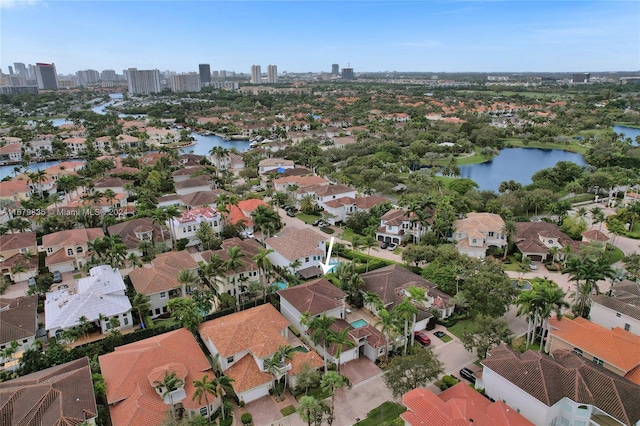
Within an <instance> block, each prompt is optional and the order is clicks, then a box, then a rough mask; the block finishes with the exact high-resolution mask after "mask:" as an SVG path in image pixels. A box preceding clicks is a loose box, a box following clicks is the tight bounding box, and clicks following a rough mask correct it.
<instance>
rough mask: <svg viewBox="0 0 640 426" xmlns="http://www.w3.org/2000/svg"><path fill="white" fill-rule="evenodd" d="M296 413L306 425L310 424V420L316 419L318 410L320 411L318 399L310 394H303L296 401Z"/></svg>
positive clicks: (309, 425)
mask: <svg viewBox="0 0 640 426" xmlns="http://www.w3.org/2000/svg"><path fill="white" fill-rule="evenodd" d="M297 411H298V414H300V417H302V420H305V421H306V422H307V426H311V421H312V420H315V419H316V416H317V414H318V411H320V401H318V400H317V399H315V398H314V397H312V396H306V395H305V396H303V397H302V398H300V401H299V402H298V408H297Z"/></svg>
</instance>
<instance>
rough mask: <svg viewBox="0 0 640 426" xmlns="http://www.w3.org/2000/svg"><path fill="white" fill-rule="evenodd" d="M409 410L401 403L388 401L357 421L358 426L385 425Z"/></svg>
mask: <svg viewBox="0 0 640 426" xmlns="http://www.w3.org/2000/svg"><path fill="white" fill-rule="evenodd" d="M405 411H407V409H406V408H404V407H403V406H402V405H400V404H396V403H395V402H391V401H386V402H383V403H382V405H380V406H378V407H376V408H374V409H373V410H371V411H369V413H367V418H366V419H364V420H361V421H359V422H358V423H356V425H357V426H383V425H387V424H389V422H391V421H393V420H395V419H397V418H398V417H400V414H402V413H404V412H405Z"/></svg>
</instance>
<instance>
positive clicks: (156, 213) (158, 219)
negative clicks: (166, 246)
mask: <svg viewBox="0 0 640 426" xmlns="http://www.w3.org/2000/svg"><path fill="white" fill-rule="evenodd" d="M167 219H168V217H167V212H166V211H165V210H163V209H160V208H158V209H154V210H153V211H152V212H151V223H153V224H156V223H157V224H158V226H160V235H161V236H162V242H164V241H165V239H164V224H165V223H166V221H167Z"/></svg>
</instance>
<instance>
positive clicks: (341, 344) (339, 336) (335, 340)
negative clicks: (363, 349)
mask: <svg viewBox="0 0 640 426" xmlns="http://www.w3.org/2000/svg"><path fill="white" fill-rule="evenodd" d="M327 342H328V343H330V344H332V345H335V346H336V364H337V368H338V374H340V364H341V363H340V357H341V356H342V351H343V349H344V348H345V347H347V348H352V347H354V346H355V345H356V344H355V343H354V342H353V340H351V338H350V337H349V328H343V329H342V330H340V331H333V330H329V335H328V336H327Z"/></svg>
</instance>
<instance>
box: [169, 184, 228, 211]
mask: <svg viewBox="0 0 640 426" xmlns="http://www.w3.org/2000/svg"><path fill="white" fill-rule="evenodd" d="M220 194H229V192H227V191H225V190H224V189H209V190H207V191H197V192H192V193H190V194H186V195H183V196H181V197H180V199H181V200H182V205H185V206H187V207H188V208H191V209H194V208H198V207H211V208H212V209H215V208H217V207H218V197H219V196H220Z"/></svg>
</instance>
